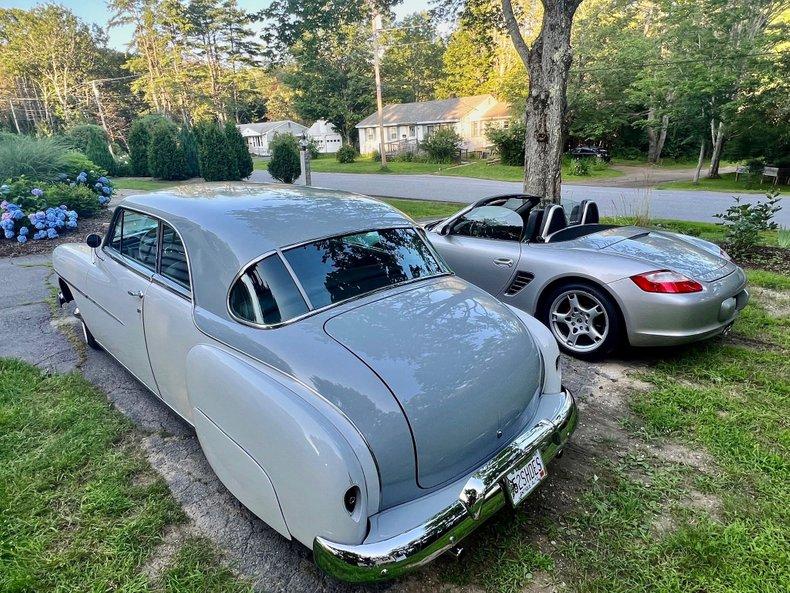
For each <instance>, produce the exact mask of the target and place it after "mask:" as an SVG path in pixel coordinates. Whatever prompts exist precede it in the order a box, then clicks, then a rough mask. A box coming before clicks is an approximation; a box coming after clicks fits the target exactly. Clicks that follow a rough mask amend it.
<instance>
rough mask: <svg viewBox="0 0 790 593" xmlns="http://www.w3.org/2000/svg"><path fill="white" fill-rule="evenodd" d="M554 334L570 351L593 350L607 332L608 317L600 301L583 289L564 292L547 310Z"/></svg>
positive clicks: (602, 340) (601, 341)
mask: <svg viewBox="0 0 790 593" xmlns="http://www.w3.org/2000/svg"><path fill="white" fill-rule="evenodd" d="M549 323H550V325H551V331H552V333H553V334H554V337H555V338H557V340H558V341H559V342H560V343H561V344H562V345H563V346H565V347H566V348H567V349H568V350H571V351H573V352H592V351H594V350H596V349H597V348H599V347H600V346H601V344H603V343H604V341H605V340H606V337H607V336H608V335H609V316H608V315H607V313H606V308H605V307H604V306H603V303H602V302H601V301H600V300H599V299H598V298H597V297H595V296H594V295H592V294H590V293H589V292H586V291H584V290H579V289H574V290H568V291H565V292H563V293H561V294H559V295H558V296H557V298H556V299H554V302H553V303H552V304H551V307H550V309H549Z"/></svg>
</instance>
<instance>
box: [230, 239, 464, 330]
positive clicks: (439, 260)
mask: <svg viewBox="0 0 790 593" xmlns="http://www.w3.org/2000/svg"><path fill="white" fill-rule="evenodd" d="M390 229H412V230H413V231H414V232H415V233H416V234H417V236H419V237H420V238H421V239H422V240H423V241H424V242H425V244H426V245H427V246H428V250H429V251H430V252H431V254H432V255H433V256H434V258H435V259H436V261H437V263H438V264H439V265H440V266H441V267H442V268H444V269H445V271H444V272H440V273H438V274H432V275H430V276H423V277H421V278H411V279H409V280H404V281H403V282H398V283H396V284H389V285H387V286H382V287H380V288H376V289H375V290H371V291H370V292H366V293H364V294H359V295H356V296H353V297H349V298H347V299H343V300H342V301H337V302H335V303H330V304H328V305H324V306H323V307H318V308H315V309H314V308H312V303H311V302H310V299H309V298H308V297H307V294H306V292H305V290H304V287H303V286H302V283H301V282H299V278H298V277H297V276H296V274H295V272H294V271H293V269H292V268H291V266H290V265H289V264H288V261H287V260H286V259H285V256H284V253H285V252H286V251H288V250H290V249H295V248H297V247H301V246H303V245H309V244H310V243H315V242H316V241H322V240H324V239H331V238H333V237H345V236H346V235H357V234H361V233H369V232H373V231H385V230H390ZM421 230H422V229H421V228H419V227H417V226H415V225H413V224H404V225H396V226H387V227H378V228H371V229H363V230H359V231H351V232H348V233H342V234H340V235H338V234H337V233H333V234H330V235H324V236H323V237H318V238H316V239H309V240H307V241H300V242H298V243H293V244H291V245H287V246H286V247H281V248H279V249H272V250H270V251H267V252H266V253H264V254H263V255H260V256H258V257H256V258H254V259H252V260H251V261H250V262H249V263H247V264H246V265H244V266H242V268H241V270H240V271H239V272H237V273H236V275H235V276H234V277H233V280H232V281H231V283H230V286H229V287H228V293H227V295H226V298H225V303H226V307H225V308H226V310H227V312H228V315H230V317H231V319H233V320H234V321H237V322H239V323H241V324H242V325H246V326H249V327H254V328H256V329H278V328H280V327H283V326H286V325H290V324H292V323H296V322H297V321H301V320H302V319H305V318H306V317H310V316H312V315H316V314H318V313H322V312H323V311H326V310H327V309H331V308H332V307H337V306H339V305H343V304H345V303H349V302H352V301H356V300H359V299H363V298H366V297H368V296H370V295H372V294H377V293H380V292H382V291H385V290H389V289H391V288H398V287H400V286H405V285H407V284H412V283H414V282H420V281H422V280H431V279H434V278H440V277H442V276H452V275H453V272H451V271H450V270H449V268H448V267H447V264H446V263H445V261H444V259H443V258H442V257H440V256H438V254H437V252H436V250H435V249H434V247H433V245H431V242H430V241H428V240H427V239H426V237H425V236H424V234H423V233H421V232H420V231H421ZM273 255H276V256H278V257H279V258H280V261H282V262H283V265H284V266H285V269H286V270H287V271H288V273H289V274H290V275H291V279H292V280H293V281H294V284H296V288H297V289H298V290H299V293H300V294H301V296H302V298H304V299H305V304H306V305H307V306H308V311H307V312H305V313H302V314H301V315H297V316H296V317H292V318H290V319H286V320H285V321H281V322H279V323H272V324H259V323H255V322H252V321H248V320H246V319H242V318H240V317H238V316H237V315H236V314H234V313H233V311H232V310H231V307H230V292H231V290H232V289H233V287H234V286H235V285H236V282H238V280H239V278H241V277H242V276H243V275H244V274H246V273H247V270H249V269H250V268H251V267H252V266H254V265H256V264H258V263H259V262H261V261H263V260H264V259H266V258H267V257H271V256H273Z"/></svg>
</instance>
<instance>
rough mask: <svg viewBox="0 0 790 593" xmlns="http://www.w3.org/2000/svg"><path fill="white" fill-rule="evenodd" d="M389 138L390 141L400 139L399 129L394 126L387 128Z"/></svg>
mask: <svg viewBox="0 0 790 593" xmlns="http://www.w3.org/2000/svg"><path fill="white" fill-rule="evenodd" d="M387 138H388V139H389V140H397V139H398V127H397V126H392V127H390V128H387Z"/></svg>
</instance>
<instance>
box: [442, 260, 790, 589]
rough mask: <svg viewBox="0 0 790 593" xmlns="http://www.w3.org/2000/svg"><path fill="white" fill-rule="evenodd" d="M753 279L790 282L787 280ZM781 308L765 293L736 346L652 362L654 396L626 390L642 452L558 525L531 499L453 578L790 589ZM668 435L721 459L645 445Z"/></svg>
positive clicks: (717, 343)
mask: <svg viewBox="0 0 790 593" xmlns="http://www.w3.org/2000/svg"><path fill="white" fill-rule="evenodd" d="M750 280H751V282H752V283H753V285H763V286H766V287H770V288H773V289H777V288H779V287H783V289H784V290H785V291H787V289H788V288H790V286H788V284H790V282H789V281H790V279H788V278H787V277H784V276H779V275H777V274H770V273H764V272H750ZM782 298H783V299H788V298H790V294H788V293H787V292H785V293H784V296H783V297H782ZM776 302H777V298H776V297H775V296H774V295H767V296H766V295H762V296H759V297H757V298H756V299H755V300H754V301H753V302H752V303H751V304H750V305H749V306H748V307H747V308H746V309H745V310H744V312H743V315H742V317H741V319H740V320H739V321H738V322H737V323H736V324H735V330H734V332H733V337H732V338H729V339H722V340H714V341H712V342H708V343H705V344H700V345H696V346H690V347H686V348H678V349H674V350H672V351H667V352H664V353H663V354H660V355H657V356H653V357H652V358H651V357H650V356H647V357H646V358H647V360H648V361H649V364H648V369H647V370H646V371H645V372H644V373H643V374H642V376H641V378H642V380H643V381H645V382H646V385H647V388H646V389H644V390H642V391H640V390H638V389H634V390H629V392H628V394H627V398H628V406H629V408H630V410H631V412H632V413H633V418H631V419H630V420H629V421H628V423H627V425H626V430H627V431H628V433H629V434H630V435H631V436H630V438H631V439H632V440H633V442H637V441H641V442H642V443H643V446H642V448H641V449H640V450H637V449H635V447H634V445H633V442H632V443H629V444H628V445H627V448H626V449H624V450H623V453H622V455H613V456H603V457H601V458H594V459H590V460H589V467H590V471H591V472H592V477H591V479H588V480H587V481H586V482H585V485H584V486H583V488H582V496H581V499H580V500H579V502H578V503H577V504H575V505H573V506H572V508H570V510H567V511H563V512H562V513H559V514H558V515H557V517H555V518H548V517H545V516H537V517H536V516H535V513H530V511H529V509H528V508H526V507H527V506H528V505H525V508H524V509H523V510H520V511H518V512H515V513H512V514H510V515H507V516H505V517H503V518H500V517H498V518H496V519H495V520H494V522H493V524H492V525H489V526H485V527H483V531H482V533H480V534H478V535H476V536H474V538H473V539H474V541H473V542H472V543H470V544H469V545H470V552H469V556H467V557H466V559H465V560H464V561H462V562H444V561H443V563H442V564H441V567H442V571H443V576H444V578H445V579H446V580H450V581H453V582H456V583H460V584H467V583H474V584H478V585H481V586H483V588H484V589H486V590H487V591H491V592H497V593H517V592H520V591H523V590H533V589H531V588H530V587H529V584H530V582H531V581H532V580H533V576H534V575H535V573H537V572H542V573H548V575H549V576H550V578H552V579H553V580H555V581H557V582H562V583H565V585H566V586H567V590H569V591H581V592H591V593H603V592H606V593H629V592H632V591H644V592H649V591H650V592H652V591H655V592H666V593H684V592H688V591H698V592H702V591H706V592H710V593H713V592H720V593H724V592H728V593H747V592H748V593H752V592H765V593H780V592H784V591H787V587H788V583H790V561H789V560H790V558H789V557H788V553H789V551H790V540H789V539H788V533H790V531H788V526H789V525H790V507H788V505H787V501H788V500H790V480H788V475H790V429H788V423H787V402H788V397H790V315H788V313H787V310H786V309H785V310H784V312H782V311H779V312H776V310H775V309H776ZM785 302H786V300H785ZM772 311H773V312H772ZM596 397H598V395H596ZM603 397H605V396H603ZM667 441H669V442H677V443H681V444H682V445H684V446H685V447H687V448H688V449H689V450H691V451H701V452H703V454H704V455H706V456H709V458H710V460H711V461H710V462H709V463H706V464H705V465H704V468H703V469H696V468H694V467H692V466H688V465H684V464H682V463H678V462H674V461H670V460H666V459H663V458H660V457H654V456H652V455H651V450H650V449H648V448H645V446H644V445H650V446H652V447H660V446H662V445H664V444H665V443H667ZM608 446H611V445H607V443H606V442H603V441H602V442H601V443H600V445H599V447H600V448H601V449H602V450H605V449H606V448H607V447H608ZM549 471H551V470H549ZM579 479H584V478H583V477H580V478H579ZM546 496H547V497H549V500H550V501H557V504H561V503H560V501H561V500H563V499H565V493H564V492H561V493H556V494H555V493H552V494H547V495H546ZM549 504H552V505H553V504H555V503H554V502H550V503H549ZM530 533H531V534H533V536H532V537H533V538H534V537H535V535H534V534H536V533H538V534H540V535H539V536H538V537H539V538H540V540H541V541H542V542H543V543H542V544H540V545H536V543H535V540H534V539H532V538H531V537H530ZM525 587H526V589H525ZM536 590H537V589H536ZM540 590H543V589H540ZM547 590H548V589H547ZM561 590H565V589H564V588H561Z"/></svg>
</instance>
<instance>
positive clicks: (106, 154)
mask: <svg viewBox="0 0 790 593" xmlns="http://www.w3.org/2000/svg"><path fill="white" fill-rule="evenodd" d="M85 156H86V157H88V159H89V160H90V161H93V162H94V163H95V164H96V165H98V166H99V167H100V168H102V169H104V170H105V171H107V172H108V173H109V174H110V175H115V173H116V171H115V159H113V158H112V154H110V149H109V148H108V147H107V139H106V138H102V137H99V136H92V137H91V138H90V139H89V140H88V146H87V147H86V148H85Z"/></svg>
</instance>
